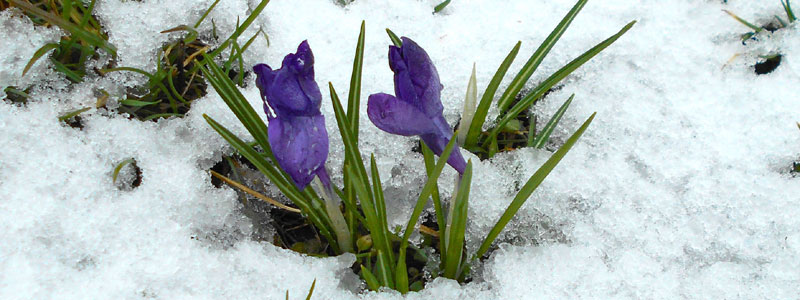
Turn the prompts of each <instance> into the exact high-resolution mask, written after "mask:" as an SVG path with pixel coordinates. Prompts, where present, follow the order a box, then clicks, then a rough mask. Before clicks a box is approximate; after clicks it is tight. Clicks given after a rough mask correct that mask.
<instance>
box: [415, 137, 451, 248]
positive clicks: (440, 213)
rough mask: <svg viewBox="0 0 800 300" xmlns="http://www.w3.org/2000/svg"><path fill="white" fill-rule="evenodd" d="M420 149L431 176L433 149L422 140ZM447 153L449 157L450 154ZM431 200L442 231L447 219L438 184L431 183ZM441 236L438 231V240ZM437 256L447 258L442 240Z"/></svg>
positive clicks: (433, 161) (437, 223)
mask: <svg viewBox="0 0 800 300" xmlns="http://www.w3.org/2000/svg"><path fill="white" fill-rule="evenodd" d="M420 149H421V150H422V156H423V157H424V160H425V170H426V171H427V174H428V177H431V176H432V175H433V171H434V170H435V165H436V161H435V160H434V157H433V151H431V148H428V145H425V142H423V141H420ZM444 153H446V152H442V155H444ZM447 155H448V158H449V155H450V154H447ZM445 161H447V160H445ZM431 200H433V210H434V212H435V213H436V225H438V226H439V231H440V232H443V231H442V229H444V228H445V227H446V226H447V221H446V220H445V219H444V208H443V207H442V200H441V197H439V185H438V184H434V185H433V191H431ZM441 238H442V236H441V233H440V240H441ZM439 257H440V260H441V261H445V259H446V258H447V245H445V243H443V242H442V243H439Z"/></svg>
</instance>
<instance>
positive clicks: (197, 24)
mask: <svg viewBox="0 0 800 300" xmlns="http://www.w3.org/2000/svg"><path fill="white" fill-rule="evenodd" d="M217 3H219V0H215V1H214V3H212V4H211V6H209V7H208V9H206V11H205V12H204V13H203V15H202V16H200V19H198V20H197V22H196V23H194V26H193V27H194V28H197V27H200V24H202V23H203V20H205V19H206V17H208V14H209V13H211V10H213V9H214V7H215V6H217ZM315 280H316V279H315Z"/></svg>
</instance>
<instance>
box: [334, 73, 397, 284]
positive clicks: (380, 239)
mask: <svg viewBox="0 0 800 300" xmlns="http://www.w3.org/2000/svg"><path fill="white" fill-rule="evenodd" d="M328 88H329V89H330V94H331V102H332V103H333V111H334V114H335V117H336V124H337V126H339V133H340V134H341V137H342V142H343V143H344V149H345V151H344V152H345V157H346V159H347V160H348V161H349V162H350V164H346V165H345V169H347V170H348V171H349V172H350V175H348V176H351V177H349V178H352V179H353V184H354V186H355V190H356V192H357V194H358V198H359V199H360V200H361V206H362V209H363V211H364V217H365V218H366V219H367V221H368V223H369V225H370V228H371V230H370V233H371V234H372V239H373V241H375V245H376V247H377V248H378V249H380V250H383V251H384V253H386V255H387V262H388V263H389V264H388V266H389V267H391V268H393V267H394V263H393V262H394V254H393V252H392V250H391V249H392V247H391V242H390V241H389V236H390V234H389V232H388V231H387V230H386V229H385V228H381V226H380V224H381V222H380V219H379V217H378V216H379V215H380V214H378V213H377V211H376V209H377V207H376V206H377V204H376V200H375V195H373V194H372V193H370V190H371V188H370V183H369V177H367V171H366V168H365V167H364V160H363V159H362V158H361V152H360V151H359V150H358V143H357V142H356V141H355V140H354V139H353V136H354V134H353V133H352V131H351V130H350V127H349V124H350V123H349V121H348V119H347V115H346V114H345V112H344V108H343V107H342V102H341V101H340V100H339V95H338V94H337V93H336V90H335V89H334V88H333V84H331V83H328ZM384 213H385V212H384ZM389 274H393V272H391V271H390V272H389Z"/></svg>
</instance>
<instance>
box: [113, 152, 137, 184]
mask: <svg viewBox="0 0 800 300" xmlns="http://www.w3.org/2000/svg"><path fill="white" fill-rule="evenodd" d="M135 161H136V160H134V159H133V158H129V159H126V160H123V161H122V162H120V163H119V164H117V166H116V167H114V172H113V173H111V182H112V183H116V182H117V177H119V172H120V171H122V168H123V167H125V165H127V164H130V163H134V162H135Z"/></svg>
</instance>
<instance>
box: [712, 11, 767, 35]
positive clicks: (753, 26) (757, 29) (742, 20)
mask: <svg viewBox="0 0 800 300" xmlns="http://www.w3.org/2000/svg"><path fill="white" fill-rule="evenodd" d="M722 11H724V12H725V13H727V14H728V15H730V16H731V17H733V18H734V19H736V21H739V23H742V24H743V25H744V26H747V27H750V29H752V30H753V31H755V32H761V30H764V28H761V27H758V26H756V25H753V23H750V22H747V21H746V20H745V19H742V18H740V17H739V16H737V15H736V14H734V13H732V12H730V11H729V10H725V9H723V10H722Z"/></svg>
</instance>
